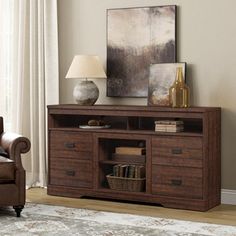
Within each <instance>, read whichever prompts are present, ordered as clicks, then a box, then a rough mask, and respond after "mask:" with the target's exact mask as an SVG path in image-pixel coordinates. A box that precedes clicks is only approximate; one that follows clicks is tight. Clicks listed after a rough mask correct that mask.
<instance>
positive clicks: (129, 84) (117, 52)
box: [107, 5, 176, 97]
mask: <svg viewBox="0 0 236 236" xmlns="http://www.w3.org/2000/svg"><path fill="white" fill-rule="evenodd" d="M175 61H176V6H174V5H172V6H158V7H142V8H126V9H109V10H107V77H108V78H107V96H110V97H147V95H148V78H149V66H150V64H154V63H167V62H169V63H170V62H175Z"/></svg>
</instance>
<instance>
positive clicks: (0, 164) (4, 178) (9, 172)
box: [0, 156, 16, 184]
mask: <svg viewBox="0 0 236 236" xmlns="http://www.w3.org/2000/svg"><path fill="white" fill-rule="evenodd" d="M15 169H16V166H15V163H14V161H13V160H10V159H8V158H6V157H2V156H0V184H1V183H11V182H14V180H15Z"/></svg>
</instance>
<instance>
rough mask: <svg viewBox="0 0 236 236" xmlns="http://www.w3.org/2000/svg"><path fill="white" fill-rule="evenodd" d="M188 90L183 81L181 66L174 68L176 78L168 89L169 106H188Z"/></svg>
mask: <svg viewBox="0 0 236 236" xmlns="http://www.w3.org/2000/svg"><path fill="white" fill-rule="evenodd" d="M189 97H190V91H189V87H188V86H187V85H186V84H185V83H184V79H183V71H182V67H178V68H177V69H176V78H175V81H174V83H173V85H172V86H171V87H170V89H169V99H170V106H172V107H189Z"/></svg>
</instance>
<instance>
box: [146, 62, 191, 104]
mask: <svg viewBox="0 0 236 236" xmlns="http://www.w3.org/2000/svg"><path fill="white" fill-rule="evenodd" d="M178 67H182V71H183V77H184V81H185V82H186V68H187V63H186V62H180V63H161V64H152V65H150V73H149V84H148V105H155V106H170V101H169V88H170V87H171V86H172V85H173V83H174V81H175V77H176V69H177V68H178Z"/></svg>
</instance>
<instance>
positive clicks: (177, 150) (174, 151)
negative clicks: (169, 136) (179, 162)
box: [171, 148, 182, 154]
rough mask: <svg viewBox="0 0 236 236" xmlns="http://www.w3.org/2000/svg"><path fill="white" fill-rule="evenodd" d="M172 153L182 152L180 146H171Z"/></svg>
mask: <svg viewBox="0 0 236 236" xmlns="http://www.w3.org/2000/svg"><path fill="white" fill-rule="evenodd" d="M171 152H172V154H182V149H181V148H173V149H172V150H171Z"/></svg>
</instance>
